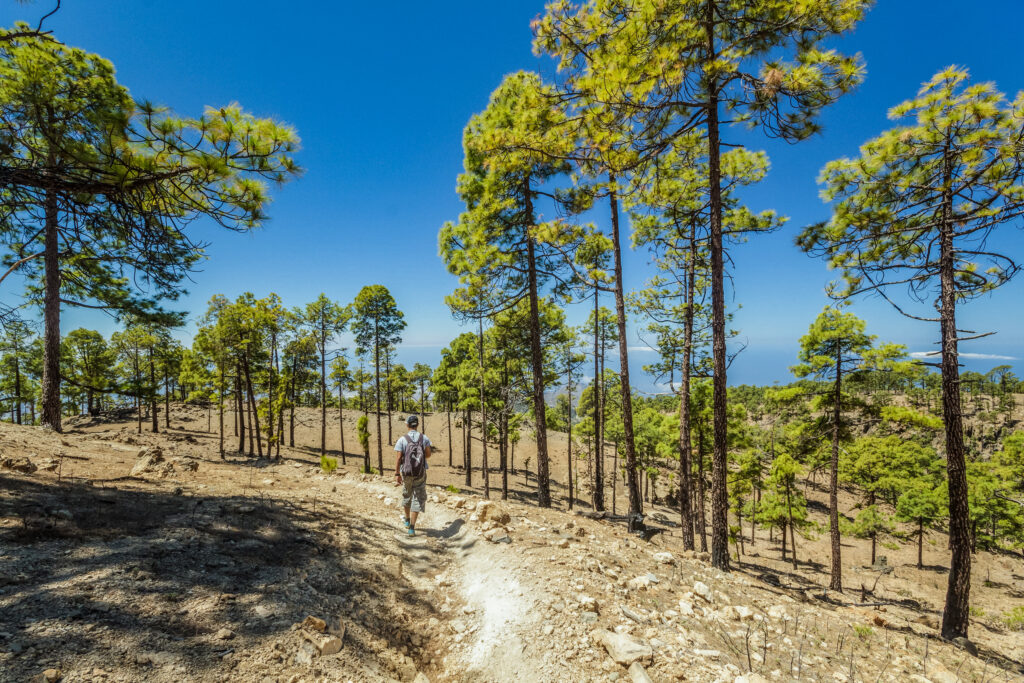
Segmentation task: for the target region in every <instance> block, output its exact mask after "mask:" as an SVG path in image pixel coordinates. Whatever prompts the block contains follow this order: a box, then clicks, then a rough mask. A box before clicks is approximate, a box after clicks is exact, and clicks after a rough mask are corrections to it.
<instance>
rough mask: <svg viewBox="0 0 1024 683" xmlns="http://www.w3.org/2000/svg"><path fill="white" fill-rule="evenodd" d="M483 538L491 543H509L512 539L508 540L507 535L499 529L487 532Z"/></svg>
mask: <svg viewBox="0 0 1024 683" xmlns="http://www.w3.org/2000/svg"><path fill="white" fill-rule="evenodd" d="M484 538H486V539H487V540H488V541H490V542H491V543H511V542H512V539H511V538H509V536H508V534H507V533H505V530H504V529H502V528H501V527H496V528H494V529H491V530H489V531H485V532H484Z"/></svg>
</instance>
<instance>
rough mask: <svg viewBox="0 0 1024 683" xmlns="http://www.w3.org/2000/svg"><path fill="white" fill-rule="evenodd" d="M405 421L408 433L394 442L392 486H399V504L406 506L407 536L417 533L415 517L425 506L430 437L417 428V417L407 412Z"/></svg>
mask: <svg viewBox="0 0 1024 683" xmlns="http://www.w3.org/2000/svg"><path fill="white" fill-rule="evenodd" d="M405 423H406V424H407V425H409V433H408V434H406V435H405V436H403V437H401V438H400V439H399V440H398V442H397V443H395V452H396V453H398V459H397V460H396V462H395V486H399V485H401V486H402V507H403V508H405V528H406V529H408V530H409V535H410V536H415V535H416V518H417V517H418V516H419V514H420V513H421V512H423V511H424V510H426V508H427V458H429V457H430V439H428V438H427V437H426V435H424V434H420V433H419V432H418V431H417V430H416V427H418V426H419V424H420V419H419V418H418V417H416V416H415V415H410V416H409V417H408V418H407V419H406V421H405Z"/></svg>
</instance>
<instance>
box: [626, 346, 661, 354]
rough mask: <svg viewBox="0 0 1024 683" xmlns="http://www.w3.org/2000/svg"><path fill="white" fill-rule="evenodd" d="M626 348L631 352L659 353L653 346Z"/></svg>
mask: <svg viewBox="0 0 1024 683" xmlns="http://www.w3.org/2000/svg"><path fill="white" fill-rule="evenodd" d="M626 348H627V349H628V350H630V351H640V352H644V353H646V352H650V353H657V352H658V349H656V348H654V347H652V346H628V347H626Z"/></svg>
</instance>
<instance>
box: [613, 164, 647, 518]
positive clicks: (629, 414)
mask: <svg viewBox="0 0 1024 683" xmlns="http://www.w3.org/2000/svg"><path fill="white" fill-rule="evenodd" d="M608 179H609V180H610V181H611V185H612V190H611V193H610V199H611V213H612V250H613V254H614V261H615V316H616V321H617V323H618V328H619V388H620V391H621V394H622V431H623V446H624V447H625V451H626V453H625V455H626V483H627V490H628V492H629V529H630V531H634V530H638V529H641V528H642V527H643V511H644V506H643V501H642V500H641V499H640V482H639V480H638V478H637V461H636V440H635V439H634V436H633V388H632V386H631V385H630V383H629V338H628V337H627V336H626V299H625V295H624V293H623V285H622V245H621V241H620V239H619V198H618V195H617V194H616V190H615V174H614V173H609V174H608ZM617 452H618V451H617V450H616V453H617Z"/></svg>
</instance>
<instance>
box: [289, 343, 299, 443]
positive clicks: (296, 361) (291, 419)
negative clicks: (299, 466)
mask: <svg viewBox="0 0 1024 683" xmlns="http://www.w3.org/2000/svg"><path fill="white" fill-rule="evenodd" d="M298 372H299V359H298V357H297V356H296V357H294V358H292V381H291V390H290V394H291V395H290V397H289V400H288V447H289V448H295V403H296V398H295V375H296V374H297V373H298Z"/></svg>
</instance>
